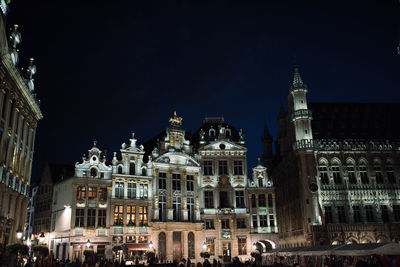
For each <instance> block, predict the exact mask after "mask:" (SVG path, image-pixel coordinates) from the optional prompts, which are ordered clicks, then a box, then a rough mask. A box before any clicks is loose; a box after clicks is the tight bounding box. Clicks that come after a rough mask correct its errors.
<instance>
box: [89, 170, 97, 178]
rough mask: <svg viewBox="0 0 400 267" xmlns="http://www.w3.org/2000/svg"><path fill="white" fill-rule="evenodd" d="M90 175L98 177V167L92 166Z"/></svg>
mask: <svg viewBox="0 0 400 267" xmlns="http://www.w3.org/2000/svg"><path fill="white" fill-rule="evenodd" d="M90 176H91V177H97V169H96V168H91V169H90Z"/></svg>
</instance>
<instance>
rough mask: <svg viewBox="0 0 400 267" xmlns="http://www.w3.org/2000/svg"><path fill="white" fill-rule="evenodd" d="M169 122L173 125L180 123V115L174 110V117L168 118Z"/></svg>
mask: <svg viewBox="0 0 400 267" xmlns="http://www.w3.org/2000/svg"><path fill="white" fill-rule="evenodd" d="M169 122H170V123H171V124H173V125H182V117H178V116H177V115H176V111H174V117H172V118H170V119H169Z"/></svg>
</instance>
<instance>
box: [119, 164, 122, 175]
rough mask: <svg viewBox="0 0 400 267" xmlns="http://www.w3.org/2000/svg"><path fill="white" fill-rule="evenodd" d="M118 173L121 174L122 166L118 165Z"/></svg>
mask: <svg viewBox="0 0 400 267" xmlns="http://www.w3.org/2000/svg"><path fill="white" fill-rule="evenodd" d="M118 174H122V166H118Z"/></svg>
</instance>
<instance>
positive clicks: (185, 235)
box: [181, 231, 196, 259]
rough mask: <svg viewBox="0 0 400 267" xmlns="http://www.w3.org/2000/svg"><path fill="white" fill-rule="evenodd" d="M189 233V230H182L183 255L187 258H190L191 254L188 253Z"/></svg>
mask: <svg viewBox="0 0 400 267" xmlns="http://www.w3.org/2000/svg"><path fill="white" fill-rule="evenodd" d="M188 233H189V231H182V235H183V238H182V239H181V240H182V243H181V248H182V257H183V258H185V259H187V258H189V255H188V250H189V245H188ZM195 241H196V240H195ZM195 249H196V246H195Z"/></svg>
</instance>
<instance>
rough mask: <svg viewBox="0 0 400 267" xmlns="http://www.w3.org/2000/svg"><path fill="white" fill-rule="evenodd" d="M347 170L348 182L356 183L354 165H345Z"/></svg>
mask: <svg viewBox="0 0 400 267" xmlns="http://www.w3.org/2000/svg"><path fill="white" fill-rule="evenodd" d="M347 172H348V175H349V183H350V184H356V183H357V178H356V174H355V173H354V167H353V166H347Z"/></svg>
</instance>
